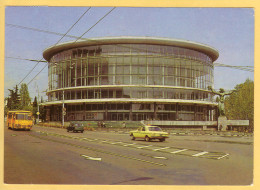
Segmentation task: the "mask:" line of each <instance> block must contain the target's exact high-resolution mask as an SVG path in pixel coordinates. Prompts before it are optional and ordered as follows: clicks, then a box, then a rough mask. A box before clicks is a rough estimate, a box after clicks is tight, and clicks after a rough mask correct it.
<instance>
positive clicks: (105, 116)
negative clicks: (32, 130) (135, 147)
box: [47, 103, 217, 121]
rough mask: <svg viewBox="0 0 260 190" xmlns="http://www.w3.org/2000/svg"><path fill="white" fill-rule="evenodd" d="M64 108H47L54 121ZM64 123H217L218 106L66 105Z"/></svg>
mask: <svg viewBox="0 0 260 190" xmlns="http://www.w3.org/2000/svg"><path fill="white" fill-rule="evenodd" d="M61 108H62V106H50V107H47V109H49V111H48V116H47V117H48V118H50V120H51V121H61V120H62V111H61V110H62V109H61ZM65 108H66V115H65V116H64V119H65V121H85V120H86V121H96V120H97V121H98V120H107V121H142V120H160V121H216V118H217V117H216V114H217V107H216V106H215V107H213V106H207V105H205V106H204V105H192V104H190V105H181V104H180V103H173V104H161V103H160V104H157V103H125V104H124V103H113V104H112V103H111V104H110V103H102V104H93V103H92V104H87V103H82V104H75V105H65Z"/></svg>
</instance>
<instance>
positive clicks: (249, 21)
mask: <svg viewBox="0 0 260 190" xmlns="http://www.w3.org/2000/svg"><path fill="white" fill-rule="evenodd" d="M88 8H89V7H47V6H46V7H6V9H5V24H6V25H5V81H4V85H5V86H4V95H5V97H7V96H8V94H9V91H8V89H13V88H14V87H15V85H16V84H19V83H20V82H21V81H22V80H23V79H24V77H25V76H26V75H27V74H28V73H29V71H31V70H32V68H33V67H34V66H35V65H36V64H37V62H33V61H28V60H20V59H13V58H10V57H14V58H22V59H33V60H41V59H42V58H43V57H42V53H43V51H44V50H45V49H46V48H48V47H50V46H52V45H54V44H56V43H57V42H58V41H59V40H60V38H61V36H58V35H53V34H49V33H43V32H38V31H33V30H28V29H22V28H17V27H13V26H10V24H12V25H19V26H24V27H29V28H37V29H40V30H47V31H51V32H57V33H62V34H64V33H66V32H67V31H68V29H69V28H70V27H71V26H72V25H73V24H74V23H75V22H76V21H77V20H78V19H79V18H80V16H81V15H82V14H83V13H84V12H85V11H86V10H87V9H88ZM111 9H112V7H91V9H90V10H89V11H88V12H87V13H86V14H85V15H84V17H83V18H82V19H81V20H80V21H79V22H78V23H77V24H76V25H75V26H74V27H73V29H72V30H71V31H70V32H69V33H68V34H69V35H74V36H81V35H82V34H83V33H85V32H86V31H87V30H89V29H90V28H91V27H92V26H93V25H94V24H95V23H96V22H97V21H98V20H99V19H101V18H102V17H103V16H104V15H105V14H106V13H107V12H109V11H110V10H111ZM254 19H255V18H254V9H252V8H132V7H116V9H114V10H113V11H112V12H111V13H110V14H109V15H108V16H106V17H105V18H104V19H103V20H102V21H100V22H99V23H98V24H97V25H96V26H95V27H93V28H92V29H91V30H90V31H89V32H87V33H86V34H85V35H84V36H83V37H84V38H92V37H108V36H150V37H165V38H173V39H181V40H188V41H193V42H198V43H201V44H206V45H209V46H211V47H213V48H215V49H217V50H218V51H219V58H218V59H217V60H216V61H215V63H221V64H226V65H232V66H254ZM7 24H9V25H7ZM72 40H74V39H72V38H68V37H65V38H63V39H62V41H61V42H67V41H72ZM8 57H9V58H8ZM45 65H46V63H39V64H38V65H37V66H36V67H35V69H34V70H33V71H32V72H31V73H30V74H29V75H28V77H26V78H25V79H24V80H23V81H22V83H26V84H28V83H29V82H30V83H29V84H28V88H29V93H30V96H31V98H32V99H33V98H34V97H35V96H38V91H39V96H43V98H44V100H46V99H47V98H46V96H45V91H46V90H47V89H48V67H45V69H44V70H43V71H42V72H41V73H40V74H39V75H38V76H37V77H36V78H35V79H34V80H32V79H33V78H34V77H35V76H36V75H37V74H38V73H39V71H40V70H41V69H42V68H43V67H44V66H45ZM248 78H249V79H251V80H254V73H253V72H249V71H242V70H238V69H234V68H228V67H215V69H214V88H215V89H219V88H224V89H226V90H231V89H234V87H235V86H236V85H237V84H240V83H244V82H245V81H246V79H248Z"/></svg>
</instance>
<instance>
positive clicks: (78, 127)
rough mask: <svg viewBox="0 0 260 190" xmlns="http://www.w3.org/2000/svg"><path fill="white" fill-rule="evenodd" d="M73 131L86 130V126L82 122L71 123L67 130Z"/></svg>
mask: <svg viewBox="0 0 260 190" xmlns="http://www.w3.org/2000/svg"><path fill="white" fill-rule="evenodd" d="M70 131H73V133H74V132H79V131H80V132H81V133H83V132H84V126H83V124H81V123H70V125H69V126H68V127H67V132H70Z"/></svg>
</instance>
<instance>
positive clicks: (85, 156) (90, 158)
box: [80, 154, 101, 161]
mask: <svg viewBox="0 0 260 190" xmlns="http://www.w3.org/2000/svg"><path fill="white" fill-rule="evenodd" d="M80 156H82V157H84V158H85V159H87V160H95V161H101V158H94V157H90V156H87V155H84V154H81V155H80Z"/></svg>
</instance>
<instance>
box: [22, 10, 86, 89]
mask: <svg viewBox="0 0 260 190" xmlns="http://www.w3.org/2000/svg"><path fill="white" fill-rule="evenodd" d="M90 8H91V7H89V8H88V9H87V10H86V11H85V12H84V13H83V14H82V15H81V16H80V18H79V19H78V20H77V21H76V22H75V23H74V24H73V25H72V26H71V27H70V28H69V30H68V31H67V32H66V33H65V34H64V35H63V36H62V37H61V38H60V40H59V41H58V42H57V43H56V44H55V45H54V46H56V45H57V44H58V43H59V42H60V41H61V40H62V39H63V38H64V37H65V36H66V34H68V32H69V31H70V30H71V29H72V28H73V27H74V26H75V25H76V24H77V23H78V22H79V20H80V19H81V18H82V17H83V16H84V15H85V14H86V13H87V12H88V11H89V10H90ZM43 59H44V58H42V59H41V60H40V61H39V62H38V63H37V64H36V65H35V66H34V67H33V68H32V70H31V71H30V72H29V73H28V74H27V75H26V76H25V77H24V78H23V80H21V82H20V83H19V84H18V85H20V84H21V83H22V82H23V81H24V79H25V78H26V77H27V76H28V75H29V74H30V73H31V72H32V71H33V69H34V68H35V67H36V66H37V65H38V64H39V63H40V62H41V61H42V60H43ZM47 65H48V64H46V65H45V66H44V68H45V67H46V66H47ZM44 68H43V69H44ZM43 69H42V70H43ZM42 70H41V71H42ZM41 71H40V72H41ZM40 72H39V73H38V74H37V75H36V76H35V77H34V78H33V79H35V78H36V77H37V76H38V75H39V74H40ZM33 79H32V80H33ZM32 80H31V81H32ZM31 81H30V82H29V83H27V85H29V84H30V83H31Z"/></svg>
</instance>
